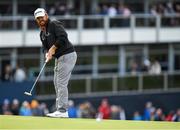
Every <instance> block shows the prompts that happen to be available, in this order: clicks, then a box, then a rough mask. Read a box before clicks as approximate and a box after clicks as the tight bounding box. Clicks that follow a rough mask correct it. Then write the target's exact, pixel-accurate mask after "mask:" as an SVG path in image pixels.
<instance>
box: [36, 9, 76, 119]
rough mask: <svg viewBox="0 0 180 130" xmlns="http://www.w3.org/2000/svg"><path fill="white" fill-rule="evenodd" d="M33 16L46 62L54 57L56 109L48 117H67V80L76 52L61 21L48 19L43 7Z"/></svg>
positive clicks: (74, 61) (73, 64)
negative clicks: (38, 29) (39, 30)
mask: <svg viewBox="0 0 180 130" xmlns="http://www.w3.org/2000/svg"><path fill="white" fill-rule="evenodd" d="M34 17H35V20H36V22H37V24H38V26H39V27H40V29H41V32H40V39H41V41H42V45H43V49H44V51H45V57H46V62H48V61H50V60H51V59H52V58H53V57H54V58H55V67H54V86H55V90H56V111H55V112H53V113H49V114H47V116H49V117H68V111H67V110H68V88H67V85H68V82H69V79H70V76H71V72H72V70H73V68H74V66H75V63H76V59H77V54H76V52H75V50H74V47H73V45H72V44H71V42H70V41H69V40H68V35H67V33H66V31H65V30H64V28H63V26H62V24H61V22H59V21H57V20H53V21H52V20H50V19H49V17H48V14H47V12H46V11H45V10H44V9H43V8H38V9H36V10H35V11H34Z"/></svg>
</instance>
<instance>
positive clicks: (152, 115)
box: [0, 99, 180, 122]
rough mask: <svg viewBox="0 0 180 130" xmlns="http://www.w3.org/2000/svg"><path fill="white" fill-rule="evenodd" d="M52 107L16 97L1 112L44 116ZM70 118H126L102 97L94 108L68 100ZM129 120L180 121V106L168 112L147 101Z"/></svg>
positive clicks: (6, 102) (87, 103) (4, 113)
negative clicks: (20, 100) (21, 100)
mask: <svg viewBox="0 0 180 130" xmlns="http://www.w3.org/2000/svg"><path fill="white" fill-rule="evenodd" d="M53 109H54V107H51V108H48V107H47V105H46V103H44V102H42V103H39V102H38V101H37V100H32V101H31V102H28V101H24V102H22V103H21V104H20V102H19V101H18V100H17V99H13V101H12V103H10V101H9V100H8V99H5V100H4V103H3V105H2V109H1V113H0V114H3V115H21V116H45V115H46V114H47V113H49V112H50V111H53ZM68 113H69V117H70V118H91V119H96V120H98V121H99V120H103V119H113V120H126V119H127V118H126V110H125V109H124V108H123V107H121V106H120V105H110V103H109V101H108V99H102V101H101V103H100V105H99V106H98V107H97V108H95V107H94V106H93V105H92V104H91V103H90V102H89V101H86V102H83V103H81V104H79V105H75V104H74V101H73V100H69V110H68ZM131 120H146V121H177V122H179V121H180V108H177V110H176V111H175V110H171V111H169V112H168V113H167V112H166V113H165V112H164V111H163V109H162V108H159V107H157V108H156V107H155V106H154V105H153V104H152V102H147V103H146V104H145V107H144V111H142V112H140V111H139V110H134V114H133V115H132V116H131Z"/></svg>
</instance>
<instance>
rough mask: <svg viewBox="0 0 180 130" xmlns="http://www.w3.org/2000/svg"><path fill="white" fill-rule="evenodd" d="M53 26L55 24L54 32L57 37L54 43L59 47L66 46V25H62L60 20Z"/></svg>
mask: <svg viewBox="0 0 180 130" xmlns="http://www.w3.org/2000/svg"><path fill="white" fill-rule="evenodd" d="M53 26H54V32H55V38H56V42H55V43H54V45H55V46H56V47H57V48H60V47H66V45H67V42H68V38H67V33H66V31H65V29H64V27H63V26H62V25H61V23H58V22H57V23H55V22H54V23H53Z"/></svg>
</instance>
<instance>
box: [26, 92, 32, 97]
mask: <svg viewBox="0 0 180 130" xmlns="http://www.w3.org/2000/svg"><path fill="white" fill-rule="evenodd" d="M24 94H25V95H27V96H32V94H31V93H29V92H24Z"/></svg>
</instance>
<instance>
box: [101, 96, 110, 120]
mask: <svg viewBox="0 0 180 130" xmlns="http://www.w3.org/2000/svg"><path fill="white" fill-rule="evenodd" d="M98 112H99V114H101V115H102V118H103V119H109V118H110V114H111V108H110V105H109V103H108V100H107V99H103V100H102V102H101V105H100V106H99V108H98Z"/></svg>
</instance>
